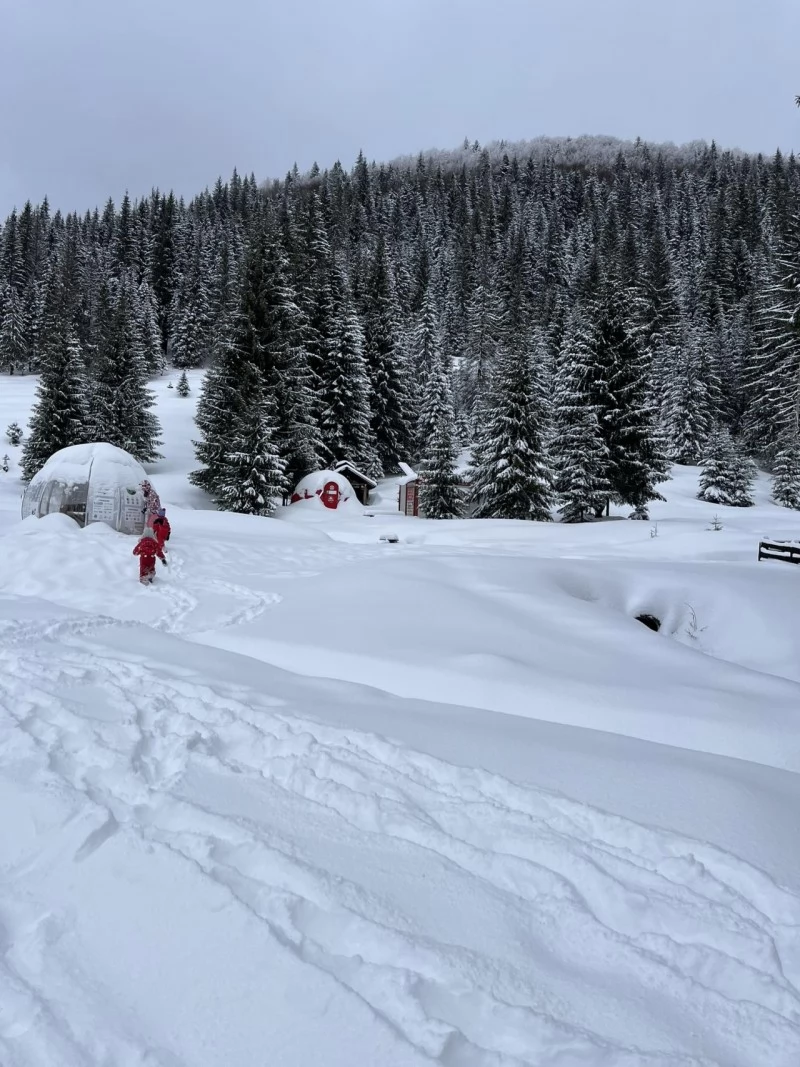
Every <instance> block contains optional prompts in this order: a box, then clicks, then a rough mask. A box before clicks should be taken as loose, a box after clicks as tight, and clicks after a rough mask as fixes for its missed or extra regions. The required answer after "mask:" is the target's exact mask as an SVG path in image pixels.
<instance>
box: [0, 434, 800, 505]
mask: <svg viewBox="0 0 800 1067" xmlns="http://www.w3.org/2000/svg"><path fill="white" fill-rule="evenodd" d="M12 443H13V442H12ZM772 497H773V499H774V501H775V503H776V504H780V505H781V507H784V508H794V510H795V511H800V434H798V433H789V434H786V435H785V436H784V437H783V439H782V440H781V442H780V444H779V447H778V452H777V455H776V457H775V464H774V466H773V468H772Z"/></svg>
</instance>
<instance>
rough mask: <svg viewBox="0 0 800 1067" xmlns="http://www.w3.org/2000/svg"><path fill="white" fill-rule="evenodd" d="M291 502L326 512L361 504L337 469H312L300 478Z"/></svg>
mask: <svg viewBox="0 0 800 1067" xmlns="http://www.w3.org/2000/svg"><path fill="white" fill-rule="evenodd" d="M292 504H303V505H306V506H311V507H313V508H323V509H324V510H325V511H326V512H327V513H328V514H331V513H332V512H334V511H339V510H341V509H342V508H345V509H347V510H350V509H351V508H352V505H355V506H356V507H360V506H361V505H360V504H359V500H358V497H357V496H356V491H355V489H354V488H353V487H352V485H351V484H350V482H349V481H348V480H347V478H345V476H344V475H343V474H339V472H338V471H312V473H311V474H307V475H306V476H305V478H301V479H300V481H299V482H298V483H297V486H296V488H295V491H294V492H293V493H292Z"/></svg>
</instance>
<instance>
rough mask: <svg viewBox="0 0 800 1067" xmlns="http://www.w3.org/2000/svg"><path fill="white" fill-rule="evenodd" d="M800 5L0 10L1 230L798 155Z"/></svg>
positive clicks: (150, 4) (420, 3)
mask: <svg viewBox="0 0 800 1067" xmlns="http://www.w3.org/2000/svg"><path fill="white" fill-rule="evenodd" d="M798 41H800V0H480V2H478V0H299V2H294V0H285V2H282V3H278V2H276V0H131V2H125V0H0V92H1V93H2V97H1V99H2V106H1V107H0V215H5V214H6V213H7V212H8V211H9V210H10V209H11V207H12V206H13V205H14V204H17V205H18V206H21V205H22V204H23V203H24V201H25V200H26V199H27V198H30V199H32V200H34V201H38V200H40V199H41V197H42V196H43V195H44V194H45V193H47V195H48V196H49V197H50V200H51V203H52V204H53V206H54V207H55V206H57V207H60V208H62V209H63V210H71V209H81V210H83V209H85V208H86V207H89V206H92V207H93V206H94V205H95V204H98V203H100V204H102V203H103V202H104V201H105V200H106V199H107V198H108V197H109V196H112V197H114V199H115V200H118V199H119V197H120V196H121V194H122V193H123V192H124V190H125V189H126V188H128V189H130V191H131V194H132V195H134V196H136V195H139V194H142V193H146V192H148V191H149V190H150V189H151V187H153V186H158V187H160V188H162V189H166V188H170V187H171V188H174V189H175V190H176V192H179V193H181V194H183V195H185V196H187V197H190V196H191V195H192V194H194V193H195V192H198V191H199V190H201V189H202V188H204V187H205V186H206V185H208V184H211V183H213V181H214V179H215V178H216V176H217V175H218V174H220V173H222V174H223V175H226V176H227V175H228V174H229V173H230V172H231V170H232V169H233V167H234V166H237V167H238V168H239V170H240V171H243V172H249V171H251V170H252V171H255V173H256V176H257V177H258V178H264V177H276V176H277V177H280V176H282V175H283V174H284V173H285V172H286V170H287V169H288V168H289V167H291V165H292V163H293V162H294V161H295V160H296V161H297V163H298V164H299V166H300V167H301V169H305V168H307V167H308V166H310V165H311V163H312V162H313V161H314V160H317V161H318V162H319V163H320V165H321V166H323V167H324V166H326V165H329V164H330V163H332V162H333V161H334V160H335V159H337V158H338V159H341V160H342V162H343V163H344V164H345V165H347V166H349V165H350V164H351V163H352V162H353V160H354V159H355V156H356V154H357V153H358V150H359V148H363V149H364V152H365V153H366V155H367V156H368V158H370V159H389V158H392V157H395V156H397V155H400V154H405V153H408V152H415V151H417V150H418V149H420V148H430V147H443V148H449V147H453V146H454V145H456V144H458V143H460V142H461V141H462V140H463V138H464V136H469V138H470V139H472V140H474V139H475V138H477V139H478V140H480V141H481V142H485V141H489V140H493V139H496V138H500V137H505V138H506V139H518V138H527V137H533V136H536V135H538V134H553V135H563V134H569V135H579V134H583V133H604V134H612V135H616V136H620V137H626V138H627V137H635V136H637V135H640V136H642V137H643V138H645V139H647V140H653V141H662V140H664V141H667V140H669V141H676V142H682V141H688V140H694V139H699V138H704V139H707V140H711V139H712V138H715V139H716V140H717V142H718V144H720V145H721V146H727V147H733V146H738V147H741V148H745V149H750V150H756V151H764V152H766V153H772V152H773V151H774V150H775V148H776V147H778V146H780V147H781V148H782V149H784V150H786V151H789V150H792V149H795V150H796V149H798V148H800V112H798V111H797V110H796V109H795V108H794V107H793V99H794V94H795V93H797V92H800V63H798V61H797V46H798Z"/></svg>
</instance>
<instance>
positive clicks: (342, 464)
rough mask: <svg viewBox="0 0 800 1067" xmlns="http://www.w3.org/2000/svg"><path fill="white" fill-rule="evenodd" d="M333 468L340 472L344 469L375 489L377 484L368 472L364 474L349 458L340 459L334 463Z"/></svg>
mask: <svg viewBox="0 0 800 1067" xmlns="http://www.w3.org/2000/svg"><path fill="white" fill-rule="evenodd" d="M333 469H334V470H335V471H337V472H338V473H340V474H341V473H343V472H344V471H348V472H349V473H350V474H353V475H355V476H356V477H357V478H359V479H360V480H361V481H362V482H364V484H365V485H368V486H369V488H370V489H375V488H376V487H377V485H378V483H377V482H376V481H375V479H374V478H370V476H369V475H368V474H364V472H363V471H360V470H359V469H358V467H356V466H355V464H354V463H351V462H350V460H349V459H340V460H339V462H338V463H336V464H335V465H334V468H333Z"/></svg>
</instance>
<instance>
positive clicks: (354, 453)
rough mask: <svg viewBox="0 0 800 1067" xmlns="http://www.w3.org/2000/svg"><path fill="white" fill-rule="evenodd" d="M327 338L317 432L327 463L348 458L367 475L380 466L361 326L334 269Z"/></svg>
mask: <svg viewBox="0 0 800 1067" xmlns="http://www.w3.org/2000/svg"><path fill="white" fill-rule="evenodd" d="M331 291H332V299H333V307H332V317H331V336H330V339H329V348H328V352H327V357H326V360H325V366H324V368H323V378H322V382H321V393H322V413H321V423H320V429H321V430H322V439H323V443H324V446H325V451H326V456H327V458H328V461H329V462H332V463H335V462H337V461H338V460H341V459H349V460H350V461H351V462H353V463H355V464H356V466H359V467H361V468H362V469H363V470H365V472H367V473H369V472H371V471H374V470H375V469H376V467H377V465H378V458H377V453H376V450H375V441H374V437H373V433H372V425H371V418H372V412H371V409H370V388H369V378H368V375H367V367H366V361H365V359H364V332H363V330H362V328H361V323H360V321H359V318H358V315H357V313H356V309H355V306H354V304H353V299H352V296H351V295H350V288H349V284H348V281H347V278H346V276H345V275H344V273H343V271H342V270H341V268H339V267H338V266H335V267H334V269H333V275H332V279H331Z"/></svg>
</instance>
